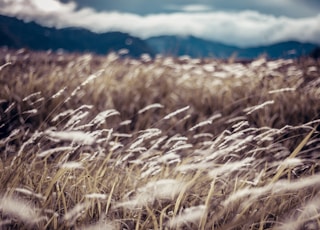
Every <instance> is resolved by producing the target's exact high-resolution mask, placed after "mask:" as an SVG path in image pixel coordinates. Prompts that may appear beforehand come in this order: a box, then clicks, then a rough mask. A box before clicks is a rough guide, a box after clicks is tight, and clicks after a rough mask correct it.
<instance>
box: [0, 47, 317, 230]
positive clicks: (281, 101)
mask: <svg viewBox="0 0 320 230" xmlns="http://www.w3.org/2000/svg"><path fill="white" fill-rule="evenodd" d="M0 54H1V55H0V58H1V60H0V66H1V67H0V184H1V187H0V229H92V230H94V229H128V230H129V229H130V230H131V229H136V230H138V229H212V230H213V229H214V230H222V229H297V230H298V229H319V228H320V190H319V189H320V173H319V171H320V166H319V159H320V157H319V156H320V155H319V154H320V135H319V131H320V128H319V123H320V75H319V73H320V61H319V60H318V61H316V60H313V59H309V58H301V59H297V60H283V59H279V60H267V59H266V58H264V57H261V58H259V59H257V60H253V61H235V60H233V59H230V60H214V59H190V58H188V57H180V58H173V57H156V58H155V59H151V58H150V57H148V56H147V55H144V56H142V57H141V58H140V59H130V58H125V57H124V58H121V57H120V56H121V55H122V54H121V52H120V53H111V54H109V55H107V56H95V55H92V54H65V53H52V52H30V51H27V50H7V49H1V50H0Z"/></svg>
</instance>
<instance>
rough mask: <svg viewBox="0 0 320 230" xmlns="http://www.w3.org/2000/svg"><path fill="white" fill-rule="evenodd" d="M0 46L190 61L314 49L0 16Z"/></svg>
mask: <svg viewBox="0 0 320 230" xmlns="http://www.w3.org/2000/svg"><path fill="white" fill-rule="evenodd" d="M0 46H7V47H9V48H28V49H31V50H49V49H51V50H58V49H63V50H65V51H69V52H92V53H96V54H107V53H109V52H111V51H119V50H121V49H127V50H128V51H129V53H128V55H129V56H132V57H139V56H141V54H144V53H147V54H150V55H151V56H154V55H155V54H162V55H170V56H181V55H189V56H190V57H215V58H223V59H226V58H229V57H231V56H232V55H234V56H235V57H236V58H238V59H254V58H257V57H259V56H260V55H266V56H267V57H268V58H271V59H275V58H296V57H300V56H302V55H310V54H311V53H312V52H315V51H314V50H315V49H316V47H317V46H316V45H314V44H310V43H300V42H296V41H286V42H281V43H276V44H273V45H268V46H259V47H252V48H239V47H236V46H231V45H226V44H223V43H219V42H213V41H208V40H204V39H200V38H197V37H194V36H185V37H182V36H158V37H152V38H149V39H146V40H142V39H140V38H137V37H133V36H131V35H129V34H127V33H122V32H108V33H101V34H99V33H93V32H91V31H89V30H86V29H80V28H66V29H55V28H48V27H43V26H40V25H38V24H36V23H34V22H24V21H22V20H19V19H16V18H12V17H7V16H1V15H0Z"/></svg>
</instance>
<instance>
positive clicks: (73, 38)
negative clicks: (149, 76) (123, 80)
mask: <svg viewBox="0 0 320 230" xmlns="http://www.w3.org/2000/svg"><path fill="white" fill-rule="evenodd" d="M0 46H7V47H9V48H29V49H31V50H48V49H51V50H58V49H63V50H65V51H69V52H93V53H96V54H107V53H109V52H110V51H118V50H120V49H127V50H128V51H129V55H131V56H133V57H138V56H140V55H141V54H143V53H149V54H153V51H152V49H151V48H150V47H149V46H148V45H147V44H146V43H145V42H144V41H143V40H141V39H139V38H136V37H133V36H130V35H129V34H126V33H121V32H108V33H102V34H97V33H93V32H91V31H89V30H85V29H80V28H67V29H55V28H47V27H43V26H40V25H38V24H36V23H34V22H29V23H25V22H23V21H22V20H18V19H16V18H12V17H6V16H1V15H0Z"/></svg>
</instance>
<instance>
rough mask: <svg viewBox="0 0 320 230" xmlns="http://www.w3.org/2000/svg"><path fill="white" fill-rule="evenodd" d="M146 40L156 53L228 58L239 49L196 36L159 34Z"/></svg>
mask: <svg viewBox="0 0 320 230" xmlns="http://www.w3.org/2000/svg"><path fill="white" fill-rule="evenodd" d="M146 42H147V43H148V45H149V46H150V47H152V48H153V49H154V50H155V52H156V53H160V54H163V55H172V56H181V55H189V56H191V57H216V58H228V57H230V56H231V55H232V54H233V53H234V52H235V51H236V50H238V49H239V48H237V47H235V46H228V45H225V44H222V43H218V42H211V41H206V40H203V39H200V38H197V37H194V36H187V37H182V36H159V37H151V38H149V39H146Z"/></svg>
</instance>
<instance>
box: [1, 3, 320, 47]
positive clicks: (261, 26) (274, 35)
mask: <svg viewBox="0 0 320 230" xmlns="http://www.w3.org/2000/svg"><path fill="white" fill-rule="evenodd" d="M40 1H43V0H0V14H4V15H10V16H17V17H19V18H22V19H25V20H34V21H36V22H38V23H41V24H43V25H47V26H55V27H59V28H62V27H70V26H80V27H84V28H87V29H90V30H92V31H95V32H106V31H117V30H119V31H123V32H128V33H130V34H132V35H134V36H139V37H141V38H147V37H150V36H157V35H194V36H198V37H201V38H205V39H209V40H217V41H220V42H224V43H228V44H235V45H240V46H254V45H262V44H269V43H273V42H278V41H282V40H288V39H291V40H299V41H303V42H314V43H318V44H319V43H320V27H319V25H320V14H318V15H317V16H313V17H305V18H289V17H276V16H272V15H266V14H261V13H258V12H255V11H240V12H223V11H205V12H202V10H204V6H202V5H196V6H194V5H193V6H192V5H191V6H190V5H189V10H188V9H187V10H186V12H178V13H171V14H150V15H146V16H140V15H136V14H131V13H121V12H97V11H95V10H94V9H92V8H82V9H77V6H76V4H75V3H73V2H71V3H67V4H64V3H61V2H59V1H57V0H46V5H47V6H48V8H45V7H44V5H43V4H42V5H41V4H39V2H40ZM200 6H201V7H200ZM200 8H201V9H200ZM194 10H196V12H193V11H194ZM190 11H192V12H190ZM199 11H201V12H199Z"/></svg>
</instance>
